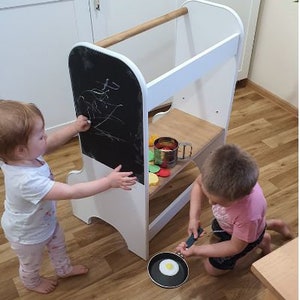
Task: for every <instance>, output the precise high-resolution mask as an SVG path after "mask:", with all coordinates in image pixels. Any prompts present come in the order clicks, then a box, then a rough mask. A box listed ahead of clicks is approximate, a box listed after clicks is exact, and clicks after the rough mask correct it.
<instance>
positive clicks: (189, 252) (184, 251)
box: [176, 242, 196, 257]
mask: <svg viewBox="0 0 300 300" xmlns="http://www.w3.org/2000/svg"><path fill="white" fill-rule="evenodd" d="M194 247H196V246H191V247H190V248H187V245H186V242H181V243H180V244H179V245H178V246H177V247H176V252H177V253H180V254H181V255H183V256H184V257H190V256H193V255H194V252H193V249H194Z"/></svg>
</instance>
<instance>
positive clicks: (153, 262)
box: [147, 228, 203, 289]
mask: <svg viewBox="0 0 300 300" xmlns="http://www.w3.org/2000/svg"><path fill="white" fill-rule="evenodd" d="M202 232H203V229H202V228H199V229H198V237H199V236H200V235H201V233H202ZM195 241H196V239H195V238H194V236H193V234H191V236H190V237H189V238H188V239H187V241H186V244H187V248H189V247H191V246H192V245H193V244H194V242H195ZM166 259H168V260H169V259H170V260H172V261H175V263H177V264H178V266H179V270H178V272H177V273H176V274H175V275H172V276H170V275H165V274H163V273H162V272H161V271H160V267H159V266H160V264H161V263H162V262H163V261H164V260H166ZM147 269H148V274H149V276H150V278H151V280H152V281H153V282H154V283H155V284H157V285H159V286H160V287H163V288H169V289H171V288H176V287H179V286H180V285H182V284H184V283H185V282H186V281H187V279H188V277H189V267H188V265H187V263H186V261H185V259H184V258H183V256H182V255H181V254H180V253H172V252H161V253H158V254H156V255H154V256H153V257H152V258H151V259H150V260H149V262H148V266H147Z"/></svg>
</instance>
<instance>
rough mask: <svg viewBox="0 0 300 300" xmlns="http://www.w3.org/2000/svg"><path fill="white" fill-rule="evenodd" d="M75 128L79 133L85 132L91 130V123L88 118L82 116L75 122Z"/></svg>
mask: <svg viewBox="0 0 300 300" xmlns="http://www.w3.org/2000/svg"><path fill="white" fill-rule="evenodd" d="M74 126H75V129H76V131H77V132H84V131H87V130H89V129H90V127H91V122H90V121H89V119H88V118H87V117H85V116H83V115H80V116H78V117H77V119H76V120H75V122H74Z"/></svg>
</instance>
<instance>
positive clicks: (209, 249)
mask: <svg viewBox="0 0 300 300" xmlns="http://www.w3.org/2000/svg"><path fill="white" fill-rule="evenodd" d="M247 245H248V243H247V242H245V241H242V240H240V239H238V238H235V237H234V236H232V238H231V240H229V241H223V242H219V243H216V244H208V245H201V246H196V245H193V246H191V247H190V248H186V244H185V242H182V243H181V244H180V245H179V246H178V247H176V251H178V252H180V253H181V254H182V255H183V256H185V257H189V256H202V257H225V256H232V255H235V254H238V253H240V252H241V251H243V250H244V249H245V247H246V246H247Z"/></svg>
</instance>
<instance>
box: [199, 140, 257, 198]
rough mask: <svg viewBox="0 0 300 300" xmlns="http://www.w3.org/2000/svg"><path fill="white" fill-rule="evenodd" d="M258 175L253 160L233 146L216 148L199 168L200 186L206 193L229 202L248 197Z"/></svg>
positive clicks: (227, 145)
mask: <svg viewBox="0 0 300 300" xmlns="http://www.w3.org/2000/svg"><path fill="white" fill-rule="evenodd" d="M258 175H259V169H258V166H257V164H256V162H255V160H254V159H253V158H252V157H251V156H250V154H248V153H247V152H245V151H243V150H242V149H241V148H240V147H238V146H237V145H233V144H226V145H223V146H221V147H219V148H217V149H216V150H215V151H214V152H213V153H212V154H211V155H210V156H209V157H208V158H207V159H206V161H205V162H204V165H203V167H202V168H201V179H202V184H203V186H204V187H205V189H206V190H207V192H208V193H210V194H212V195H214V196H218V197H223V198H225V199H226V200H229V201H234V200H237V199H239V198H241V197H244V196H246V195H249V194H250V193H251V191H252V189H253V187H254V186H255V184H256V182H257V180H258Z"/></svg>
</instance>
